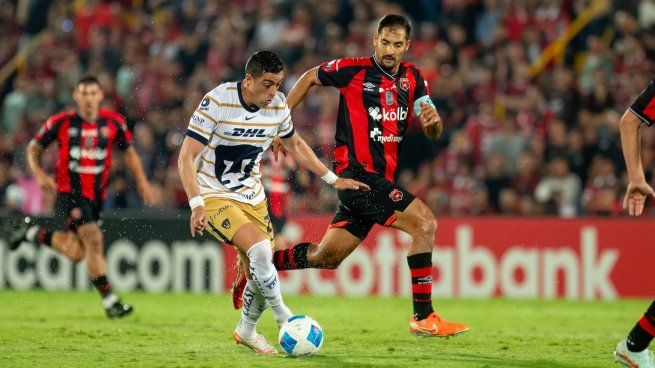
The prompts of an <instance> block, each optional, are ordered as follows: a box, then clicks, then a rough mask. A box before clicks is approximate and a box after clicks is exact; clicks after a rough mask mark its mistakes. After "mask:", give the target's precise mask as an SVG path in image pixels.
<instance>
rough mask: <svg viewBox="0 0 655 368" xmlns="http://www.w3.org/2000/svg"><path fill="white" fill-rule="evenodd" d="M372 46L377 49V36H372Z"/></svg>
mask: <svg viewBox="0 0 655 368" xmlns="http://www.w3.org/2000/svg"><path fill="white" fill-rule="evenodd" d="M373 46H375V47H378V34H377V33H376V34H374V35H373Z"/></svg>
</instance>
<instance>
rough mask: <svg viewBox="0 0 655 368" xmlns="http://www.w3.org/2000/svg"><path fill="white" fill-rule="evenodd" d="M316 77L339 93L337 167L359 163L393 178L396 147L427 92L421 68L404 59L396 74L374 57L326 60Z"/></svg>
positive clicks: (396, 162) (396, 153) (339, 171)
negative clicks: (390, 72) (415, 103)
mask: <svg viewBox="0 0 655 368" xmlns="http://www.w3.org/2000/svg"><path fill="white" fill-rule="evenodd" d="M317 73H318V79H319V80H320V82H321V84H323V85H324V86H332V87H336V88H338V89H339V92H340V93H341V96H340V100H339V111H338V115H337V129H336V137H335V138H336V148H335V150H334V160H335V170H336V172H337V174H339V173H341V171H343V170H344V169H345V168H347V167H353V166H359V167H361V168H363V169H364V170H366V171H369V172H376V173H378V174H380V175H382V176H384V177H385V178H387V180H389V181H392V182H393V181H394V179H395V174H396V168H397V166H398V151H399V148H400V143H401V141H402V140H403V136H404V134H405V131H406V130H407V125H408V122H409V121H410V120H411V119H412V115H413V105H414V101H415V100H416V99H418V98H420V97H423V96H426V95H429V88H428V84H427V82H426V81H425V79H423V76H422V75H421V72H420V71H419V70H418V69H417V68H416V66H414V65H413V64H412V63H409V62H402V63H401V64H400V68H399V70H398V72H397V73H396V74H395V75H391V74H389V73H388V72H387V71H385V70H384V69H383V68H382V67H381V66H380V65H379V64H378V63H377V61H376V60H375V58H374V57H361V58H343V59H338V60H332V61H330V62H324V63H323V64H321V66H320V67H319V68H318V72H317Z"/></svg>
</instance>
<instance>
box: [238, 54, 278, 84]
mask: <svg viewBox="0 0 655 368" xmlns="http://www.w3.org/2000/svg"><path fill="white" fill-rule="evenodd" d="M282 70H284V63H282V59H280V58H279V57H278V56H277V55H275V54H274V53H272V52H270V51H258V52H256V53H254V54H252V56H251V57H250V58H248V61H247V62H246V74H250V75H251V76H252V77H253V78H257V77H259V76H261V75H262V74H264V73H275V74H277V73H279V72H281V71H282Z"/></svg>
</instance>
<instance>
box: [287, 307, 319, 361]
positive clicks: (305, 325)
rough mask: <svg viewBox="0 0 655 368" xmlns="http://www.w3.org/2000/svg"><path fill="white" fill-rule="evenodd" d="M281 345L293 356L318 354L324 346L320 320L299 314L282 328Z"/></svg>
mask: <svg viewBox="0 0 655 368" xmlns="http://www.w3.org/2000/svg"><path fill="white" fill-rule="evenodd" d="M279 337H280V340H279V341H280V346H281V347H282V349H283V350H284V351H285V352H286V353H287V354H289V355H291V356H307V355H316V354H317V353H318V352H319V350H321V346H323V330H322V329H321V326H320V325H319V324H318V322H316V321H314V320H313V319H311V318H310V317H307V316H305V315H302V314H299V315H296V316H293V317H291V318H289V319H288V320H287V322H286V323H285V324H284V325H283V326H282V328H280V336H279Z"/></svg>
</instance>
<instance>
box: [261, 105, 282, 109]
mask: <svg viewBox="0 0 655 368" xmlns="http://www.w3.org/2000/svg"><path fill="white" fill-rule="evenodd" d="M286 108H287V105H284V106H266V107H262V109H264V110H284V109H286Z"/></svg>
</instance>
